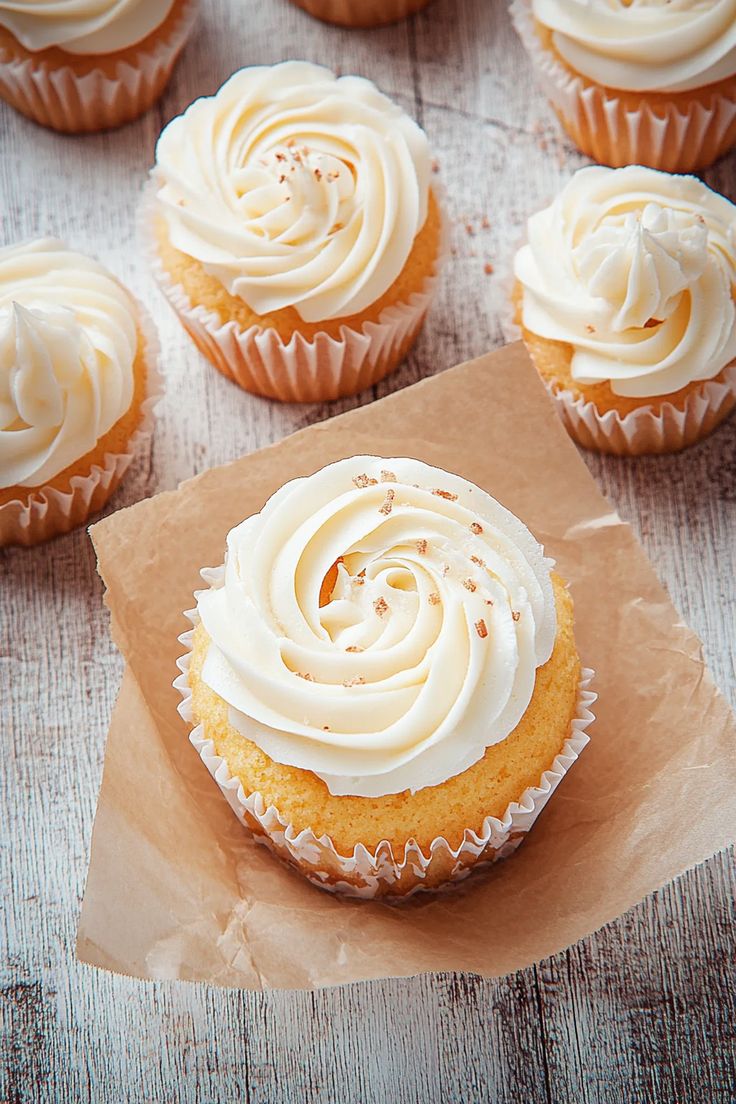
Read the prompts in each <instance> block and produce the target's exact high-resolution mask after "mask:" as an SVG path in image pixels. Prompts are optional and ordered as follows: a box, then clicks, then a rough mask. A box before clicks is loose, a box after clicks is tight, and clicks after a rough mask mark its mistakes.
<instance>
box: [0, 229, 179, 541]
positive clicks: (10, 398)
mask: <svg viewBox="0 0 736 1104" xmlns="http://www.w3.org/2000/svg"><path fill="white" fill-rule="evenodd" d="M156 351H157V344H156V339H155V336H154V335H153V333H152V331H151V327H150V324H149V323H147V321H146V320H145V319H144V318H143V316H142V314H141V312H140V310H139V309H138V307H137V305H136V303H135V301H134V300H133V299H132V297H131V296H130V295H129V294H128V292H127V291H125V289H124V288H122V287H121V286H120V284H119V283H118V282H117V281H116V280H115V279H114V278H113V277H112V276H111V275H110V274H109V273H108V272H107V271H106V270H105V269H104V268H103V267H102V265H100V264H98V263H97V261H93V260H91V259H90V258H89V257H85V256H84V255H83V254H81V253H74V252H72V251H71V250H69V249H67V248H66V246H65V245H64V244H63V243H62V242H60V241H55V240H53V239H49V238H41V239H39V240H37V241H32V242H26V243H25V244H22V245H12V246H7V247H6V248H4V249H0V545H6V544H37V543H38V542H39V541H43V540H47V539H48V538H49V537H53V536H56V535H57V534H59V533H65V532H67V530H69V529H71V528H73V527H74V526H76V525H81V524H82V523H83V522H84V521H86V519H87V518H88V517H89V515H90V514H92V513H94V512H95V511H96V510H99V509H100V508H101V507H102V506H103V505H104V503H105V502H106V501H107V500H108V498H109V497H110V495H111V494H112V493H113V491H114V490H115V488H116V487H117V485H118V483H119V482H120V479H121V478H122V476H123V474H124V472H125V470H126V469H127V467H128V466H129V464H130V461H131V459H132V455H133V450H134V448H135V446H136V445H137V443H138V442H139V441H140V440H141V439H142V438H143V437H144V436H147V435H148V434H149V433H150V430H151V421H152V414H151V408H152V406H153V403H154V400H155V397H156V395H157V381H158V376H157V373H156V364H155V360H156Z"/></svg>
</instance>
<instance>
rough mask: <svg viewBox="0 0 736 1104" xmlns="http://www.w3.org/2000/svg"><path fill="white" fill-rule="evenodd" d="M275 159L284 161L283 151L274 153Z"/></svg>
mask: <svg viewBox="0 0 736 1104" xmlns="http://www.w3.org/2000/svg"><path fill="white" fill-rule="evenodd" d="M276 160H277V161H285V160H286V154H285V153H277V154H276Z"/></svg>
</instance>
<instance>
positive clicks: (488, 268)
mask: <svg viewBox="0 0 736 1104" xmlns="http://www.w3.org/2000/svg"><path fill="white" fill-rule="evenodd" d="M483 271H484V272H485V274H486V276H492V275H493V273H494V272H495V269H494V267H493V265H492V264H491V262H490V261H486V263H485V264H484V265H483Z"/></svg>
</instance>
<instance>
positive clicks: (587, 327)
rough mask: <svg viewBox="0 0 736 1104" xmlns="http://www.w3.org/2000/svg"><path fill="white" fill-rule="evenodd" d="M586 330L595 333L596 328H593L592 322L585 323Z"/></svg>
mask: <svg viewBox="0 0 736 1104" xmlns="http://www.w3.org/2000/svg"><path fill="white" fill-rule="evenodd" d="M585 328H586V330H587V331H588V333H595V326H592V325H591V324H590V322H586V323H585Z"/></svg>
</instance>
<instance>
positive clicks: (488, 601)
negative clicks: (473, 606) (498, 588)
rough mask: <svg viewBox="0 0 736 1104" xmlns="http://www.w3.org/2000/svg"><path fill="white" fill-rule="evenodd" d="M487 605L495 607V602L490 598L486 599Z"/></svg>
mask: <svg viewBox="0 0 736 1104" xmlns="http://www.w3.org/2000/svg"><path fill="white" fill-rule="evenodd" d="M486 605H487V606H492V605H493V602H492V601H491V599H490V598H486Z"/></svg>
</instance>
